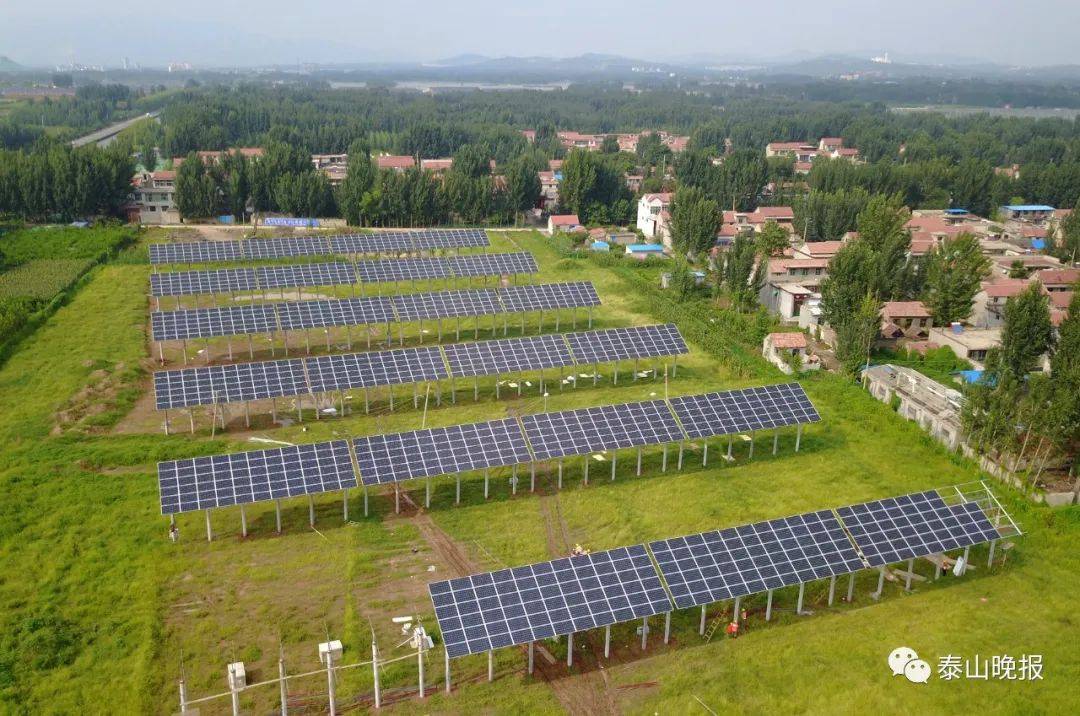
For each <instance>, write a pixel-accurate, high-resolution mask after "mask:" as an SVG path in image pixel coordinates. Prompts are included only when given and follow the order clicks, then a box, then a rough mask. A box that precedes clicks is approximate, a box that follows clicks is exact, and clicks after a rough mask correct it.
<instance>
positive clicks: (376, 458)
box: [353, 418, 532, 486]
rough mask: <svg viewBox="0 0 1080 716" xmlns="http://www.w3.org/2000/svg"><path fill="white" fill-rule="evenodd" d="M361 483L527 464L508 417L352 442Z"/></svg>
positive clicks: (525, 449) (514, 423) (523, 447)
mask: <svg viewBox="0 0 1080 716" xmlns="http://www.w3.org/2000/svg"><path fill="white" fill-rule="evenodd" d="M353 450H354V452H355V453H356V462H357V465H358V466H359V468H360V480H361V482H362V483H363V484H364V485H368V486H372V485H383V484H389V483H394V482H403V481H405V480H413V479H416V478H418V477H436V476H439V475H453V474H457V473H461V472H468V471H470V470H479V469H482V468H491V467H507V466H510V465H521V464H524V463H527V462H530V461H531V460H532V456H531V455H530V453H529V448H528V445H527V444H526V443H525V438H524V436H523V435H522V434H521V426H520V425H518V423H517V421H515V420H513V419H512V418H507V419H503V420H491V421H488V422H483V423H468V424H464V425H450V426H447V427H443V428H427V429H424V430H411V431H408V432H403V433H390V434H380V435H367V436H364V437H359V438H354V439H353Z"/></svg>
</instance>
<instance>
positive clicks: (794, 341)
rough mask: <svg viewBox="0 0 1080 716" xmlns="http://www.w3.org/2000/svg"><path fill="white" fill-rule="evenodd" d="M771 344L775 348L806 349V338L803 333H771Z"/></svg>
mask: <svg viewBox="0 0 1080 716" xmlns="http://www.w3.org/2000/svg"><path fill="white" fill-rule="evenodd" d="M769 342H770V343H772V344H773V347H774V348H806V336H805V335H803V334H802V333H770V334H769Z"/></svg>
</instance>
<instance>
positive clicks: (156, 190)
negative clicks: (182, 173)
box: [128, 170, 180, 224]
mask: <svg viewBox="0 0 1080 716" xmlns="http://www.w3.org/2000/svg"><path fill="white" fill-rule="evenodd" d="M131 184H132V195H131V198H132V205H131V206H132V210H131V211H130V212H129V214H128V218H129V220H131V219H138V221H139V222H140V223H142V224H177V223H180V213H179V212H178V211H177V210H176V172H175V171H164V170H163V171H156V172H143V173H142V174H137V175H136V176H135V178H134V179H132V181H131Z"/></svg>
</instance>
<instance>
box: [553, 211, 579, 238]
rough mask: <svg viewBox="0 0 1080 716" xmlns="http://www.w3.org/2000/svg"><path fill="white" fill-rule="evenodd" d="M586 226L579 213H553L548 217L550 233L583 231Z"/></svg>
mask: <svg viewBox="0 0 1080 716" xmlns="http://www.w3.org/2000/svg"><path fill="white" fill-rule="evenodd" d="M583 228H584V227H583V226H582V225H581V220H580V219H578V216H577V214H553V215H551V216H549V217H548V228H547V230H548V234H549V235H551V236H554V235H555V234H556V232H559V233H566V234H569V233H573V232H575V231H581V230H582V229H583Z"/></svg>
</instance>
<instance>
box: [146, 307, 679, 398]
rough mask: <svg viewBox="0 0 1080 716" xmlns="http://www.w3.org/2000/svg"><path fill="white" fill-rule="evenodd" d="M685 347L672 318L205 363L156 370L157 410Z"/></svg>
mask: <svg viewBox="0 0 1080 716" xmlns="http://www.w3.org/2000/svg"><path fill="white" fill-rule="evenodd" d="M687 352H688V349H687V347H686V342H685V341H684V340H683V337H682V334H680V333H679V329H678V328H676V327H675V325H674V324H666V325H658V326H637V327H633V328H610V329H606V330H597V331H581V332H576V333H566V334H558V335H546V336H535V337H526V338H502V339H498V340H492V341H479V342H475V343H454V344H450V345H446V346H430V347H419V348H399V349H394V350H388V351H373V352H367V353H347V354H343V355H328V356H318V357H315V358H295V359H291V360H276V361H264V362H258V363H243V364H240V365H222V366H204V367H198V368H183V369H180V370H163V371H158V372H156V373H154V394H155V397H156V402H157V409H158V410H169V409H172V408H187V407H191V406H194V405H212V404H215V403H239V402H246V401H250V400H266V399H268V398H283V397H288V396H297V395H305V394H314V395H319V394H324V393H330V392H333V391H338V390H351V389H354V388H377V387H380V386H388V385H407V384H409V383H423V382H427V381H433V380H443V379H446V378H450V377H454V378H471V377H474V376H488V375H510V374H514V373H521V372H524V371H535V370H544V369H547V368H559V367H566V366H575V365H578V366H580V365H597V364H599V363H611V362H614V361H620V360H632V359H636V358H656V357H660V356H670V355H681V354H685V353H687Z"/></svg>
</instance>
